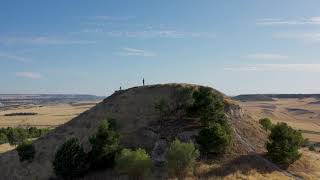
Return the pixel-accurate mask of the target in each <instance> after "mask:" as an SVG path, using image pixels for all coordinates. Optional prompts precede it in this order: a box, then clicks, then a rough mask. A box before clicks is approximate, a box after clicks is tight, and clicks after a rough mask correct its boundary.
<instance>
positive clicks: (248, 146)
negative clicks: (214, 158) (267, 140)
mask: <svg viewBox="0 0 320 180" xmlns="http://www.w3.org/2000/svg"><path fill="white" fill-rule="evenodd" d="M233 130H234V132H235V135H236V138H237V139H238V140H239V141H240V142H241V143H242V144H243V145H245V146H246V147H247V149H248V151H249V154H252V155H255V156H256V157H257V158H259V159H261V160H262V161H264V162H265V163H266V164H268V165H270V166H271V167H272V168H274V169H276V170H278V171H280V172H282V173H283V174H285V175H286V176H288V177H291V178H294V179H296V180H303V178H301V177H299V176H297V175H295V174H292V173H291V172H289V171H286V170H283V169H281V168H279V167H278V166H277V165H276V164H274V163H273V162H271V161H269V160H268V159H266V158H264V157H263V156H261V155H260V154H258V153H257V152H256V150H255V148H254V146H252V145H251V144H250V143H249V142H247V141H246V140H245V139H244V138H242V137H241V136H240V134H239V133H238V131H237V130H236V129H235V128H233Z"/></svg>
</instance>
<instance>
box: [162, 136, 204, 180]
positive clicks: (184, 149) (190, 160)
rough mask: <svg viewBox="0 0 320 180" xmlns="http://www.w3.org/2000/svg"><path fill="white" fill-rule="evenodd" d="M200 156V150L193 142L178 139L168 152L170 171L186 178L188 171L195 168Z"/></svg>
mask: <svg viewBox="0 0 320 180" xmlns="http://www.w3.org/2000/svg"><path fill="white" fill-rule="evenodd" d="M198 157H199V151H198V150H197V149H196V148H195V146H194V144H193V143H191V142H190V143H183V142H180V141H179V140H177V139H176V140H175V141H173V142H172V143H171V145H170V147H169V149H168V151H167V153H166V159H167V166H168V171H169V172H170V173H172V174H173V175H175V176H176V177H178V178H184V176H185V175H186V174H187V172H188V171H190V170H193V168H194V164H195V162H196V159H197V158H198Z"/></svg>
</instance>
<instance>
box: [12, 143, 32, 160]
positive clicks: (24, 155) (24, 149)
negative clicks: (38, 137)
mask: <svg viewBox="0 0 320 180" xmlns="http://www.w3.org/2000/svg"><path fill="white" fill-rule="evenodd" d="M16 150H17V151H18V155H19V159H20V161H21V162H23V161H29V162H31V161H32V160H33V158H34V154H35V153H36V150H35V148H34V146H33V144H32V142H31V141H24V142H22V143H21V144H19V145H18V147H17V149H16Z"/></svg>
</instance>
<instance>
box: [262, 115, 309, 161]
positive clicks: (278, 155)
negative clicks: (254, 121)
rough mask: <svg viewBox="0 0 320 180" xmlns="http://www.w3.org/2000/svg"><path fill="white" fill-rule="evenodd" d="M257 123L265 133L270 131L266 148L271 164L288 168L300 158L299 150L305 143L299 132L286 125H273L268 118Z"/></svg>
mask: <svg viewBox="0 0 320 180" xmlns="http://www.w3.org/2000/svg"><path fill="white" fill-rule="evenodd" d="M259 123H260V124H261V125H262V127H263V128H264V129H265V130H266V131H270V134H269V137H268V142H267V143H266V148H267V150H268V156H269V157H270V159H271V160H272V161H273V162H275V163H277V164H279V165H281V166H283V167H288V166H289V165H290V164H292V163H294V162H295V161H296V160H298V159H299V158H300V157H301V154H300V153H299V149H300V148H301V147H302V145H303V144H304V143H305V141H306V140H305V139H304V138H303V137H302V134H301V132H299V131H297V130H294V129H293V128H292V127H290V126H288V125H287V124H286V123H277V124H275V125H274V124H272V122H271V120H270V119H269V118H263V119H260V120H259Z"/></svg>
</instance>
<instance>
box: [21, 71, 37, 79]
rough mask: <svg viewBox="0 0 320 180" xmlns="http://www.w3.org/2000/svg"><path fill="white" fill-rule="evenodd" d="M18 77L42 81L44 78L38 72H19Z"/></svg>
mask: <svg viewBox="0 0 320 180" xmlns="http://www.w3.org/2000/svg"><path fill="white" fill-rule="evenodd" d="M16 76H18V77H24V78H29V79H41V78H42V77H43V76H42V75H41V74H40V73H36V72H17V73H16Z"/></svg>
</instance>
